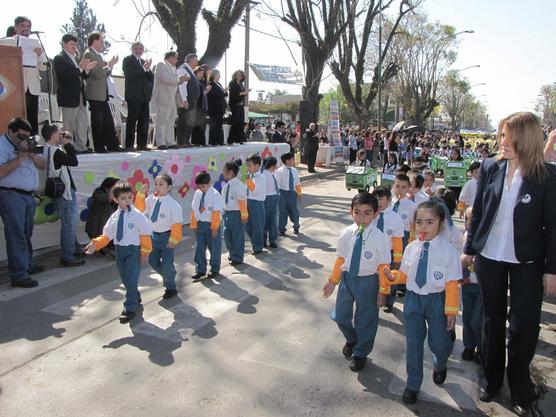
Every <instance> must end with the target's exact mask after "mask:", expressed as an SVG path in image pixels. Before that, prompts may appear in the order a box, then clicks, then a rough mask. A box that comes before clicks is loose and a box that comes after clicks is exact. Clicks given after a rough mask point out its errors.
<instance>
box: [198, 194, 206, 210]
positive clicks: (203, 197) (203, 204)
mask: <svg viewBox="0 0 556 417" xmlns="http://www.w3.org/2000/svg"><path fill="white" fill-rule="evenodd" d="M205 194H206V193H203V196H202V197H201V202H200V203H199V213H202V212H203V211H205Z"/></svg>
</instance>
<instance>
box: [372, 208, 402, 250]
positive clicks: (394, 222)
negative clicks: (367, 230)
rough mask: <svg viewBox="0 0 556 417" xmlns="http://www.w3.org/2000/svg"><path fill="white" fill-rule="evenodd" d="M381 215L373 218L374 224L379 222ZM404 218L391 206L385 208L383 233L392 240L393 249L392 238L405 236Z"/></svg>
mask: <svg viewBox="0 0 556 417" xmlns="http://www.w3.org/2000/svg"><path fill="white" fill-rule="evenodd" d="M378 219H379V216H377V217H376V219H374V220H373V225H374V226H375V227H376V226H377V224H378ZM403 232H404V226H403V220H402V218H401V217H400V215H399V214H398V213H395V212H394V210H392V208H391V207H388V208H387V209H386V210H384V230H383V233H384V234H385V235H386V236H387V237H388V241H389V242H390V250H392V238H394V237H403V235H404V233H403Z"/></svg>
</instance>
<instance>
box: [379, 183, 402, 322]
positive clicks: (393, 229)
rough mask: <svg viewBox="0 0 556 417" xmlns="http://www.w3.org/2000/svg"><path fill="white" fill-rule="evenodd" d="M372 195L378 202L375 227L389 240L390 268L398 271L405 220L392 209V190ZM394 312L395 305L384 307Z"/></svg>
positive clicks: (384, 190)
mask: <svg viewBox="0 0 556 417" xmlns="http://www.w3.org/2000/svg"><path fill="white" fill-rule="evenodd" d="M372 195H374V196H375V197H376V199H377V200H378V212H379V214H378V216H377V218H376V219H375V226H376V227H377V228H378V230H380V231H381V232H383V233H384V234H386V236H387V237H388V238H389V240H390V255H391V257H392V262H391V263H390V267H391V268H392V269H398V268H399V267H400V263H401V261H402V255H403V236H404V225H403V220H402V218H401V217H400V215H399V214H398V213H395V212H394V210H392V208H391V207H390V204H391V203H392V192H391V191H390V188H388V187H382V186H379V187H377V188H375V189H374V190H373V192H372ZM392 311H393V305H386V306H385V307H384V312H385V313H391V312H392Z"/></svg>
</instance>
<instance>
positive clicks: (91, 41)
mask: <svg viewBox="0 0 556 417" xmlns="http://www.w3.org/2000/svg"><path fill="white" fill-rule="evenodd" d="M87 45H88V46H89V48H88V49H87V51H85V53H84V54H83V58H84V59H88V60H89V61H91V62H97V65H96V66H95V67H94V68H93V69H92V70H91V71H90V72H89V77H88V78H87V86H86V88H85V96H86V97H87V101H88V102H89V110H90V111H91V131H92V134H93V143H94V146H95V152H97V153H106V152H108V151H112V152H122V151H123V150H124V149H123V148H121V147H120V146H119V144H118V140H117V139H116V129H115V127H114V118H113V117H112V112H111V111H110V106H109V105H108V84H107V81H106V79H107V78H108V76H109V75H110V74H111V73H112V69H113V68H114V65H115V64H116V63H117V62H118V56H117V55H116V56H113V57H112V59H110V61H109V62H105V61H104V59H103V57H102V55H101V53H102V51H103V50H104V35H103V34H102V33H100V32H92V33H91V34H90V35H89V38H88V39H87Z"/></svg>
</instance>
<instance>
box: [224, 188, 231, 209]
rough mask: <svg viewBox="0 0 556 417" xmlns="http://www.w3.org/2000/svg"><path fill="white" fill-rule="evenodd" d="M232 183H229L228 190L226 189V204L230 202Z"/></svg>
mask: <svg viewBox="0 0 556 417" xmlns="http://www.w3.org/2000/svg"><path fill="white" fill-rule="evenodd" d="M230 188H231V187H230V183H228V188H226V197H224V203H225V204H228V200H229V199H230Z"/></svg>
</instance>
